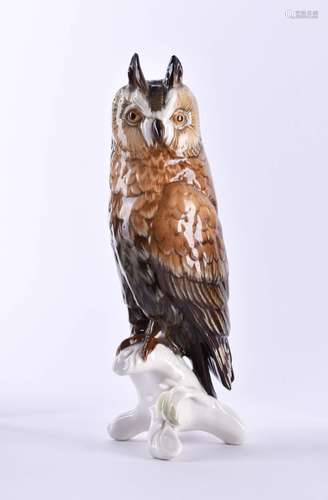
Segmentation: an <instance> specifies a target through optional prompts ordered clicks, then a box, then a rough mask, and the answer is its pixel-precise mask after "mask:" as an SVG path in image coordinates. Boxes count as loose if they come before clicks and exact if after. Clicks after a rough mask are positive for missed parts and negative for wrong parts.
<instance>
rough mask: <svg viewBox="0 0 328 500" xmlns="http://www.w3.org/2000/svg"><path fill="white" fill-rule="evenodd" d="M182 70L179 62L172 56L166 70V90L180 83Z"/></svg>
mask: <svg viewBox="0 0 328 500" xmlns="http://www.w3.org/2000/svg"><path fill="white" fill-rule="evenodd" d="M182 75H183V68H182V64H181V62H180V60H179V59H178V58H177V56H175V55H173V56H172V57H171V59H170V62H169V65H168V67H167V70H166V75H165V79H164V82H165V85H166V86H167V87H168V88H172V87H174V86H175V85H179V84H181V83H182Z"/></svg>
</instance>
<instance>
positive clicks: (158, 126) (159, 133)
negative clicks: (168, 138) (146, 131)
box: [152, 118, 164, 144]
mask: <svg viewBox="0 0 328 500" xmlns="http://www.w3.org/2000/svg"><path fill="white" fill-rule="evenodd" d="M152 134H153V139H154V142H156V143H157V144H162V142H163V139H164V125H163V122H161V120H158V119H157V118H156V120H154V121H153V126H152Z"/></svg>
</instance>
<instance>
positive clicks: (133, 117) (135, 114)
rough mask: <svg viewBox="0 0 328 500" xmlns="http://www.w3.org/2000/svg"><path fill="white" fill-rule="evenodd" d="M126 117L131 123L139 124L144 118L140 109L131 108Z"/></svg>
mask: <svg viewBox="0 0 328 500" xmlns="http://www.w3.org/2000/svg"><path fill="white" fill-rule="evenodd" d="M125 119H126V121H127V122H128V124H129V125H137V124H138V123H139V122H140V121H141V119H142V114H141V113H140V111H139V110H138V109H130V110H129V111H128V112H127V113H126V115H125Z"/></svg>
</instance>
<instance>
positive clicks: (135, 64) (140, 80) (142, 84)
mask: <svg viewBox="0 0 328 500" xmlns="http://www.w3.org/2000/svg"><path fill="white" fill-rule="evenodd" d="M128 77H129V85H130V87H131V88H132V89H136V88H139V90H141V91H142V92H144V93H146V92H147V82H146V79H145V77H144V74H143V72H142V69H141V66H140V61H139V56H138V54H137V53H134V54H133V56H132V58H131V61H130V66H129V69H128Z"/></svg>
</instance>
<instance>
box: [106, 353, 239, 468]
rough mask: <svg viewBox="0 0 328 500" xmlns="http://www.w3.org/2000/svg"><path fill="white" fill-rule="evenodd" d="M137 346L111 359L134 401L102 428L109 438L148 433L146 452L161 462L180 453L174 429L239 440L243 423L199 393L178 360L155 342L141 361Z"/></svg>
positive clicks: (195, 381) (232, 441) (190, 373)
mask: <svg viewBox="0 0 328 500" xmlns="http://www.w3.org/2000/svg"><path fill="white" fill-rule="evenodd" d="M140 350H141V344H136V345H134V346H132V347H128V348H126V349H124V350H123V351H121V352H120V353H119V354H118V355H117V356H116V358H115V361H114V371H115V373H117V374H118V375H129V376H130V377H131V379H132V381H133V383H134V385H135V387H136V389H137V393H138V397H139V402H138V405H137V407H136V408H135V409H134V410H132V411H129V412H127V413H123V414H121V415H119V416H118V417H117V418H116V419H115V420H114V421H113V422H112V423H111V424H110V425H109V426H108V432H109V434H110V436H111V437H112V438H113V439H116V440H127V439H130V438H133V437H134V436H136V435H137V434H140V433H141V432H144V431H148V447H149V451H150V453H151V455H152V456H153V457H154V458H160V459H163V460H170V459H172V458H174V457H176V456H177V455H179V454H180V453H181V450H182V444H181V441H180V439H179V432H180V431H192V430H198V431H205V432H209V433H211V434H214V435H215V436H217V437H218V438H219V439H221V440H222V441H224V442H225V443H226V444H234V445H239V444H242V443H243V441H244V426H243V424H242V422H241V421H240V419H239V418H238V416H237V415H236V413H235V412H234V411H233V410H232V409H231V408H229V407H228V406H227V405H225V404H223V403H220V402H219V401H218V400H217V399H215V398H213V397H211V396H209V395H208V394H207V393H206V392H205V390H204V389H203V387H202V386H201V385H200V383H199V381H198V379H197V377H196V376H195V374H194V373H193V371H192V370H191V368H189V367H188V365H187V363H186V362H185V361H184V359H183V358H181V357H180V356H177V355H175V354H174V353H173V352H172V351H171V350H170V349H168V348H167V347H165V346H163V345H161V344H159V345H157V346H156V347H155V349H154V350H153V351H152V353H151V354H149V356H148V358H147V360H146V361H143V359H142V358H141V356H140Z"/></svg>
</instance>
